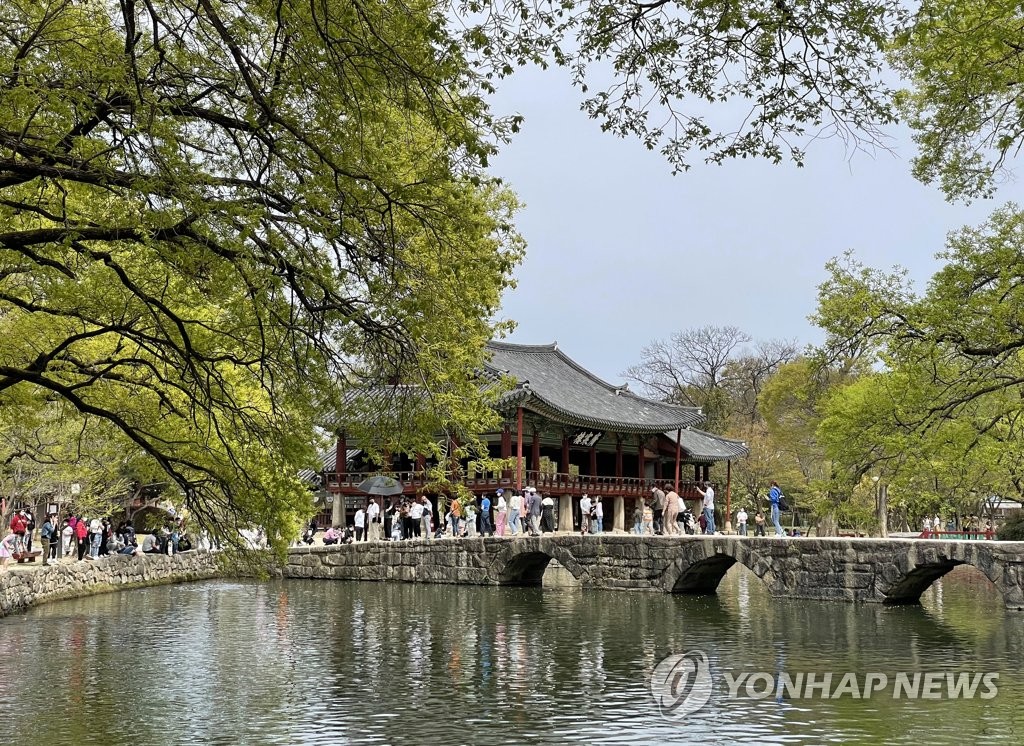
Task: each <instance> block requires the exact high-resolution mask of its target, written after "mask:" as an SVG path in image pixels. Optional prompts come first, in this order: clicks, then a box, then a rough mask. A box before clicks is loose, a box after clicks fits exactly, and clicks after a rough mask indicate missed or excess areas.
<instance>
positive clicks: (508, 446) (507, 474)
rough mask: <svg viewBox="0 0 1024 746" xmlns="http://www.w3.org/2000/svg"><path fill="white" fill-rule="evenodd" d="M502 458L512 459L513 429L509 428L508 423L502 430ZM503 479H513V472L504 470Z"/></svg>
mask: <svg viewBox="0 0 1024 746" xmlns="http://www.w3.org/2000/svg"><path fill="white" fill-rule="evenodd" d="M501 458H502V459H510V458H512V429H511V428H510V427H509V424H508V423H507V422H506V423H505V425H504V426H503V427H502V428H501ZM501 478H502V479H511V478H512V470H511V469H503V470H502V472H501Z"/></svg>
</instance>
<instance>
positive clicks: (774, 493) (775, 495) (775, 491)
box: [768, 481, 783, 536]
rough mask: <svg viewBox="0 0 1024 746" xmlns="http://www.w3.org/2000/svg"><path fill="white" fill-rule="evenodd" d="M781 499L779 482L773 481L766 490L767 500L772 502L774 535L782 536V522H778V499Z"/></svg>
mask: <svg viewBox="0 0 1024 746" xmlns="http://www.w3.org/2000/svg"><path fill="white" fill-rule="evenodd" d="M781 500H782V490H780V489H779V483H778V482H775V481H773V482H772V488H771V489H770V490H768V502H770V503H771V504H772V523H773V524H774V525H775V535H776V536H782V535H783V533H782V524H780V523H779V501H781Z"/></svg>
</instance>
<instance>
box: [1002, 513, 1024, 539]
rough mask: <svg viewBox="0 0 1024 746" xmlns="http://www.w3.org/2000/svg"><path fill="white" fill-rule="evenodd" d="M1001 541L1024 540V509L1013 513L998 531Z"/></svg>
mask: <svg viewBox="0 0 1024 746" xmlns="http://www.w3.org/2000/svg"><path fill="white" fill-rule="evenodd" d="M996 538H997V539H999V541H1024V510H1018V511H1016V512H1014V513H1011V514H1010V516H1009V517H1008V518H1007V519H1006V521H1005V522H1004V523H1003V525H1001V526H1000V527H999V530H998V531H997V532H996Z"/></svg>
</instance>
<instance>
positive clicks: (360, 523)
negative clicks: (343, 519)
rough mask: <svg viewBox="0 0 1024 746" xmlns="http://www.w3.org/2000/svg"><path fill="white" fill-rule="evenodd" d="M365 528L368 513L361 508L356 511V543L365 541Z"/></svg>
mask: <svg viewBox="0 0 1024 746" xmlns="http://www.w3.org/2000/svg"><path fill="white" fill-rule="evenodd" d="M364 528H366V511H365V510H363V509H362V508H360V509H359V510H357V511H356V541H362V540H363V529H364Z"/></svg>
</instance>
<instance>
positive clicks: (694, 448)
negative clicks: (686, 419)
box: [665, 427, 750, 461]
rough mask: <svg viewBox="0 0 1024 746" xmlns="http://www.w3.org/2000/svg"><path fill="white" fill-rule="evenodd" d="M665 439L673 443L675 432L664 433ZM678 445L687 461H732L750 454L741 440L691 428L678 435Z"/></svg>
mask: <svg viewBox="0 0 1024 746" xmlns="http://www.w3.org/2000/svg"><path fill="white" fill-rule="evenodd" d="M665 437H666V438H668V439H669V440H671V441H672V442H673V443H675V442H676V431H675V430H671V431H669V432H666V433H665ZM679 445H680V447H681V448H682V450H683V451H684V452H685V453H686V454H687V456H688V460H689V461H732V460H733V459H737V458H744V457H746V456H747V455H748V454H749V453H750V448H749V447H748V446H747V444H746V443H744V442H743V441H742V440H733V439H732V438H724V437H722V436H721V435H715V434H714V433H708V432H704V431H703V430H695V429H694V428H692V427H689V428H685V429H683V431H682V432H681V433H680V436H679Z"/></svg>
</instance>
